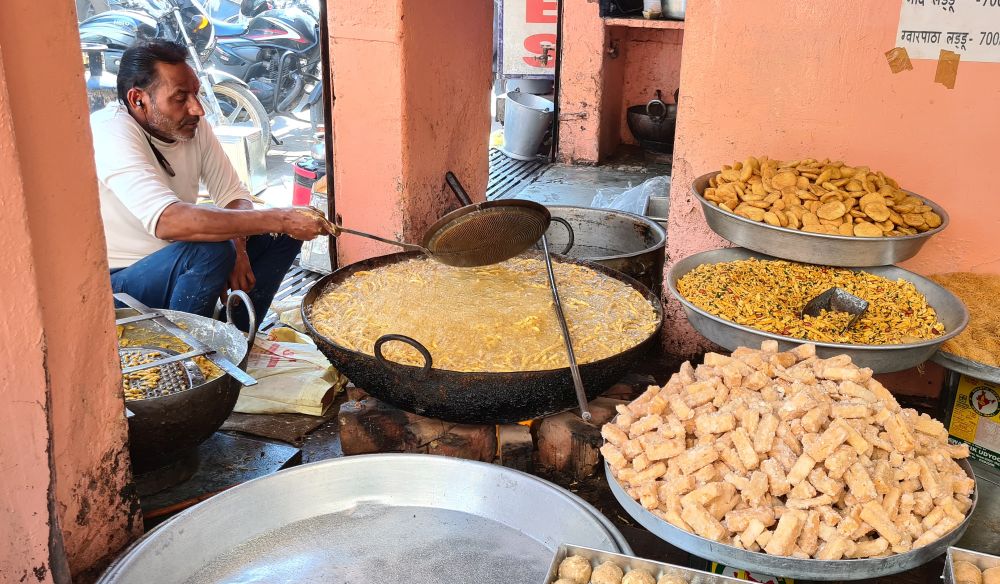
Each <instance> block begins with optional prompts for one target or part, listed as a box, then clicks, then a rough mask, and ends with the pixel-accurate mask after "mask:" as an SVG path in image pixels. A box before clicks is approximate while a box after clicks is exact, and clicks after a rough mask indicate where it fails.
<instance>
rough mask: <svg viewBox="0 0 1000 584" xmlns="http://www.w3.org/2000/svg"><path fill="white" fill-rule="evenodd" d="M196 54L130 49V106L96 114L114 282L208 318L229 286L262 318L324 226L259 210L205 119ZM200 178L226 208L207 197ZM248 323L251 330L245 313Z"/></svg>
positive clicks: (154, 47) (125, 91)
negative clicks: (191, 62) (201, 201)
mask: <svg viewBox="0 0 1000 584" xmlns="http://www.w3.org/2000/svg"><path fill="white" fill-rule="evenodd" d="M186 57H187V50H186V49H185V48H184V47H183V46H181V45H178V44H176V43H171V42H166V41H154V42H151V43H148V44H143V45H140V46H136V47H133V48H130V49H128V50H127V51H125V53H124V54H123V55H122V58H121V65H120V68H119V71H118V100H119V102H120V103H116V104H112V105H109V106H108V107H107V108H105V109H103V110H101V111H98V112H95V113H94V114H93V115H92V116H91V129H92V131H93V135H94V152H95V158H96V163H97V178H98V181H99V182H100V198H101V216H102V217H103V219H104V235H105V238H106V240H107V246H108V263H109V265H110V268H111V286H112V288H113V290H114V291H115V292H125V293H128V294H130V295H132V296H134V297H135V298H137V299H138V300H139V301H141V302H142V303H144V304H146V305H147V306H150V307H152V308H168V309H171V310H178V311H183V312H190V313H193V314H198V315H202V316H211V315H212V312H213V311H214V309H215V306H216V301H217V299H219V298H220V295H222V296H225V294H226V292H227V290H243V291H245V292H247V293H248V294H249V295H250V298H251V300H252V301H253V306H254V310H255V311H256V313H257V315H258V318H262V317H263V315H264V314H265V313H266V311H267V309H268V307H269V306H270V304H271V301H272V300H273V299H274V295H275V293H276V292H277V291H278V286H279V285H280V284H281V281H282V279H283V277H284V274H285V273H286V272H287V271H288V268H289V266H290V265H291V263H292V261H293V260H294V259H295V256H296V255H297V254H298V253H299V249H300V248H301V246H302V241H303V240H311V239H313V238H315V237H316V236H317V235H320V234H322V233H323V232H324V229H323V224H322V221H321V220H320V219H319V218H318V217H316V216H314V215H311V214H308V213H303V212H301V211H298V210H296V209H292V208H280V209H265V210H255V209H254V208H253V204H252V203H251V199H250V193H249V192H248V191H247V189H246V187H244V186H243V184H241V183H240V180H239V178H238V176H237V174H236V171H235V169H233V166H232V164H231V163H230V162H229V159H228V158H227V157H226V155H225V153H224V152H223V150H222V145H221V144H220V143H219V140H218V139H217V138H216V137H215V134H213V133H212V128H211V126H209V124H208V122H207V121H206V120H205V119H204V117H203V116H204V115H205V110H204V109H203V108H202V106H201V103H200V102H199V101H198V89H199V82H198V77H197V76H196V75H195V72H194V71H193V70H192V69H191V67H189V66H188V65H187V63H186V62H185V58H186ZM200 183H202V184H204V185H205V187H207V189H208V193H209V195H210V196H211V198H212V201H213V203H214V205H197V204H195V203H196V202H197V198H198V191H199V184H200ZM271 234H282V235H271ZM236 320H237V325H238V326H240V328H242V329H244V330H246V328H247V326H248V323H247V316H246V313H245V311H244V310H238V311H237V315H236Z"/></svg>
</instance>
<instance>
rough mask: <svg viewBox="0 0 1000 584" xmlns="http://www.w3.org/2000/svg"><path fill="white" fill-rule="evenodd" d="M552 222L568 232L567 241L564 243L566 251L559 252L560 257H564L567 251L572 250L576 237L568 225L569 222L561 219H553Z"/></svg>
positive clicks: (571, 227)
mask: <svg viewBox="0 0 1000 584" xmlns="http://www.w3.org/2000/svg"><path fill="white" fill-rule="evenodd" d="M552 220H553V221H555V222H556V223H559V224H560V225H562V226H563V227H565V228H566V231H568V232H569V241H568V242H566V249H564V250H562V251H561V252H559V253H560V254H562V255H566V254H568V253H569V250H571V249H573V243H574V241H575V239H576V236H575V235H574V234H573V226H572V225H570V224H569V221H567V220H565V219H563V218H562V217H553V218H552Z"/></svg>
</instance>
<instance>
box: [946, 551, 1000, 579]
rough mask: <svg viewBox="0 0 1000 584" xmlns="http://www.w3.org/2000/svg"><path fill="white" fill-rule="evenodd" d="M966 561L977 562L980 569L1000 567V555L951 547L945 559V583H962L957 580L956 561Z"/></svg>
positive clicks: (976, 564)
mask: <svg viewBox="0 0 1000 584" xmlns="http://www.w3.org/2000/svg"><path fill="white" fill-rule="evenodd" d="M958 561H964V562H969V563H971V564H975V566H976V567H977V568H979V570H980V571H982V570H988V569H990V568H996V567H1000V557H998V556H991V555H989V554H983V553H980V552H977V551H973V550H965V549H962V548H957V547H949V548H948V555H947V556H945V561H944V575H943V576H942V578H944V584H961V583H960V582H958V581H956V580H955V562H958Z"/></svg>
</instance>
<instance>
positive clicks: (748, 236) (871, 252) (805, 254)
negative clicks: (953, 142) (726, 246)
mask: <svg viewBox="0 0 1000 584" xmlns="http://www.w3.org/2000/svg"><path fill="white" fill-rule="evenodd" d="M717 174H719V173H717V172H711V173H708V174H705V175H702V176H699V177H698V178H696V179H695V180H694V182H693V183H692V184H691V192H692V193H694V196H695V198H696V199H697V200H698V202H699V203H701V209H702V211H703V212H704V213H705V220H706V221H707V222H708V226H709V227H711V228H712V231H714V232H716V233H718V234H719V235H721V236H722V237H724V238H726V239H728V240H729V241H731V242H733V243H735V244H736V245H739V246H742V247H745V248H747V249H752V250H754V251H757V252H760V253H763V254H767V255H770V256H774V257H778V258H782V259H786V260H792V261H796V262H805V263H808V264H823V265H827V266H842V267H867V266H888V265H891V264H896V263H899V262H902V261H903V260H908V259H910V258H911V257H913V256H915V255H917V252H918V251H920V248H921V247H923V245H924V244H925V243H927V240H928V239H930V238H931V237H933V236H935V235H937V234H938V233H941V232H942V231H943V230H944V228H945V227H947V226H948V213H946V212H945V210H944V209H942V208H941V206H940V205H938V204H936V203H934V202H933V201H931V200H929V199H927V197H924V196H922V195H916V194H914V193H910V194H913V195H914V196H917V197H920V198H921V199H923V200H924V202H926V203H927V205H929V206H930V207H931V208H933V209H934V212H935V213H937V214H938V215H940V216H941V225H940V226H939V227H937V228H935V229H931V230H930V231H926V232H924V233H918V234H917V235H905V236H901V237H847V236H844V235H826V234H823V233H807V232H805V231H799V230H797V229H788V228H786V227H774V226H771V225H768V224H767V223H760V222H757V221H753V220H751V219H747V218H746V217H741V216H739V215H737V214H735V213H730V212H729V211H726V210H724V209H720V208H719V207H717V206H716V205H714V204H712V203H711V202H709V201H708V200H706V199H705V197H704V193H705V189H706V188H707V187H708V181H709V179H710V178H712V177H713V176H715V175H717ZM907 192H909V191H907Z"/></svg>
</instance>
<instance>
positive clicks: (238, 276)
mask: <svg viewBox="0 0 1000 584" xmlns="http://www.w3.org/2000/svg"><path fill="white" fill-rule="evenodd" d="M256 284H257V278H256V277H254V275H253V268H252V267H251V266H250V257H249V256H248V255H247V250H246V248H245V247H244V248H243V249H239V247H237V249H236V265H234V266H233V271H232V272H230V273H229V289H230V290H242V291H244V292H247V293H249V292H250V291H251V290H253V287H254V286H255V285H256Z"/></svg>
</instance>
